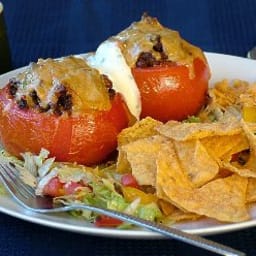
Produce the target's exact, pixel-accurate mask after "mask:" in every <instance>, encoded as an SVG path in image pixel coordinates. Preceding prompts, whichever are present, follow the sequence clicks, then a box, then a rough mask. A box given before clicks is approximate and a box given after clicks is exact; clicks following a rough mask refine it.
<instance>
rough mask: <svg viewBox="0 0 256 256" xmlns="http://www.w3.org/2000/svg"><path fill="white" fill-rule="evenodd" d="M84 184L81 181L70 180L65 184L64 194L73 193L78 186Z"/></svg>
mask: <svg viewBox="0 0 256 256" xmlns="http://www.w3.org/2000/svg"><path fill="white" fill-rule="evenodd" d="M82 186H83V185H81V184H80V183H79V182H74V181H71V182H68V183H66V184H65V185H64V187H63V189H64V194H65V195H70V194H73V193H74V192H75V191H76V189H77V188H79V187H82Z"/></svg>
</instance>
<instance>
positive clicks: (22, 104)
mask: <svg viewBox="0 0 256 256" xmlns="http://www.w3.org/2000/svg"><path fill="white" fill-rule="evenodd" d="M17 104H18V107H19V108H20V109H27V108H28V103H27V100H26V99H24V98H21V99H20V100H18V101H17Z"/></svg>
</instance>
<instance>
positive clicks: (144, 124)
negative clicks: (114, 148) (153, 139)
mask: <svg viewBox="0 0 256 256" xmlns="http://www.w3.org/2000/svg"><path fill="white" fill-rule="evenodd" d="M161 124H162V123H161V122H160V121H157V120H154V119H153V118H151V117H146V118H144V119H142V120H140V121H138V122H137V123H135V124H134V125H133V126H131V127H129V128H126V129H123V130H122V131H121V132H120V133H119V135H118V146H122V145H125V144H127V143H130V142H133V141H135V140H138V139H142V138H146V137H149V136H152V135H156V134H158V132H157V131H156V130H155V128H156V127H157V126H159V125H161Z"/></svg>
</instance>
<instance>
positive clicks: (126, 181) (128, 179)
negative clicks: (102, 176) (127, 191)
mask: <svg viewBox="0 0 256 256" xmlns="http://www.w3.org/2000/svg"><path fill="white" fill-rule="evenodd" d="M121 183H122V185H123V186H126V187H134V188H138V187H139V184H138V182H137V180H136V179H135V178H134V176H133V175H132V174H131V173H127V174H124V175H123V176H122V177H121Z"/></svg>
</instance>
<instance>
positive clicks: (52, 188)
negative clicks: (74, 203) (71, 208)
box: [43, 177, 64, 197]
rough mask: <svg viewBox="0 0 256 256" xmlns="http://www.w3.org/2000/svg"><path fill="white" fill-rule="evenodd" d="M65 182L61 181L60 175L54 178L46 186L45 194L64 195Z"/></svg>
mask: <svg viewBox="0 0 256 256" xmlns="http://www.w3.org/2000/svg"><path fill="white" fill-rule="evenodd" d="M63 185H64V184H63V183H61V182H60V180H59V178H58V177H54V178H52V179H51V180H50V181H49V182H48V183H47V184H46V185H45V187H44V189H43V194H44V195H46V196H52V197H56V196H63V195H64V190H63Z"/></svg>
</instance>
